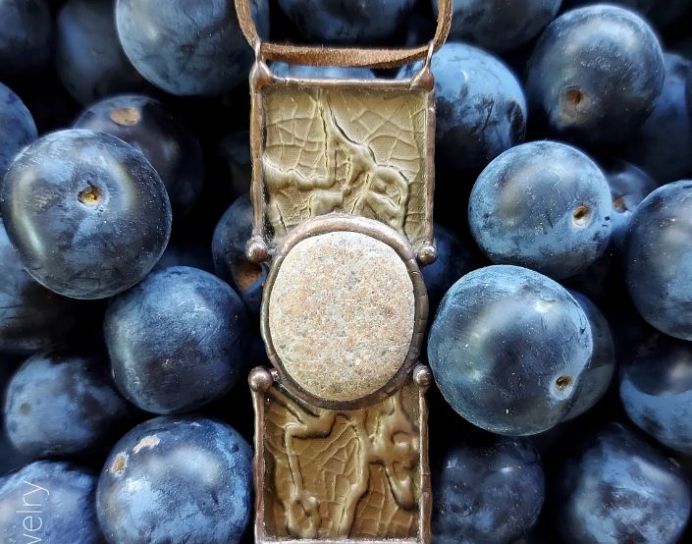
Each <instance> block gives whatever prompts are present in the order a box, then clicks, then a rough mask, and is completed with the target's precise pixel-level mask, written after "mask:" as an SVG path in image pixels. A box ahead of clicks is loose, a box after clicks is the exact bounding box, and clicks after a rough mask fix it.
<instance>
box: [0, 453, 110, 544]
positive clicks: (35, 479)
mask: <svg viewBox="0 0 692 544" xmlns="http://www.w3.org/2000/svg"><path fill="white" fill-rule="evenodd" d="M96 483H97V480H96V477H95V476H94V475H93V474H91V473H90V472H88V471H86V470H84V469H82V468H78V467H75V466H72V465H70V464H68V463H63V462H57V461H36V462H34V463H31V464H30V465H27V466H25V467H24V468H23V469H21V470H19V471H18V472H15V473H13V474H9V475H7V476H4V477H2V478H0V540H1V541H2V542H3V543H4V542H7V543H8V544H9V543H14V542H16V543H20V542H30V543H38V542H46V543H48V542H49V543H50V544H77V543H79V544H101V543H102V542H104V540H103V535H102V533H101V531H100V529H99V525H98V521H97V518H96V511H95V508H94V495H95V492H96Z"/></svg>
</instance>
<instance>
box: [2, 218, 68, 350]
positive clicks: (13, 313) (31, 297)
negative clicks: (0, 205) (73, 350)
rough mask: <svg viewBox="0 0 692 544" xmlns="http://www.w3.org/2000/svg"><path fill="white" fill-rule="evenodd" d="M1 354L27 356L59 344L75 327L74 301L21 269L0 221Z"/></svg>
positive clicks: (17, 257)
mask: <svg viewBox="0 0 692 544" xmlns="http://www.w3.org/2000/svg"><path fill="white" fill-rule="evenodd" d="M0 278H2V281H0V352H4V353H7V352H9V353H20V354H26V353H31V352H33V351H38V350H42V349H48V348H50V347H52V346H54V345H55V344H57V343H60V342H61V340H62V339H63V337H64V335H65V334H66V333H68V332H69V331H70V329H72V328H73V327H74V326H75V325H76V321H77V320H76V319H75V315H76V313H77V311H76V308H75V304H74V301H72V300H69V299H66V298H64V297H61V296H59V295H56V294H55V293H53V292H52V291H49V290H48V289H46V288H45V287H43V286H42V285H40V284H39V283H38V282H36V281H35V280H34V279H33V278H32V277H31V276H30V275H29V273H28V272H27V271H26V270H25V269H24V266H23V265H22V262H21V260H20V259H19V254H18V253H17V251H16V250H15V249H14V247H13V246H12V244H11V243H10V240H9V238H8V237H7V232H6V231H5V226H4V224H3V222H2V219H0Z"/></svg>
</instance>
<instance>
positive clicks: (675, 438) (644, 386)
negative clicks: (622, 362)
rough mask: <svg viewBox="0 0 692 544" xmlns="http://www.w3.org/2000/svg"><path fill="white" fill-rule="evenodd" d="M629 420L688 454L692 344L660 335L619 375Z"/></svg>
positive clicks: (690, 449)
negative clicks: (660, 336) (656, 340)
mask: <svg viewBox="0 0 692 544" xmlns="http://www.w3.org/2000/svg"><path fill="white" fill-rule="evenodd" d="M620 398H621V399H622V404H623V406H624V407H625V411H626V412H627V415H628V416H629V417H630V419H631V420H632V421H633V422H634V423H635V424H636V425H637V426H638V427H639V428H640V429H642V430H644V431H645V432H647V433H648V434H650V435H651V436H653V437H654V438H655V439H656V440H658V441H659V442H660V443H661V444H664V445H666V446H668V447H669V448H671V449H674V450H676V451H678V452H680V453H684V454H686V455H692V346H690V344H689V343H687V342H681V341H678V340H671V339H668V338H660V339H659V340H658V342H656V343H655V344H654V345H651V346H648V347H645V348H644V349H642V350H640V352H639V353H638V354H637V356H636V357H635V359H634V360H633V361H632V362H631V363H630V364H628V365H626V366H625V369H624V371H623V373H622V376H621V378H620Z"/></svg>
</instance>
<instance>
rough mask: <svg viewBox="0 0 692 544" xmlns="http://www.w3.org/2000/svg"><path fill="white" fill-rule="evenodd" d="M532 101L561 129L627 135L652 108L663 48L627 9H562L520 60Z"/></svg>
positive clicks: (592, 136)
mask: <svg viewBox="0 0 692 544" xmlns="http://www.w3.org/2000/svg"><path fill="white" fill-rule="evenodd" d="M527 73H528V77H527V83H526V93H527V96H528V98H529V103H530V104H531V106H532V108H533V109H534V110H535V111H536V112H537V113H539V114H541V115H542V116H544V117H545V118H546V120H547V122H548V124H549V125H550V127H551V128H552V129H553V130H554V131H555V132H556V133H558V134H560V135H562V136H568V137H573V138H577V139H579V140H581V141H589V142H616V141H623V140H625V139H626V138H628V137H629V136H630V135H631V133H632V131H633V130H635V129H636V128H638V127H639V126H640V125H641V124H642V123H643V122H644V121H645V120H646V118H647V116H648V115H649V113H650V112H651V110H652V108H653V105H654V101H655V100H656V97H657V96H658V95H659V94H660V93H661V89H662V88H663V79H664V65H663V52H662V50H661V46H660V44H659V42H658V39H657V37H656V35H655V34H654V32H653V30H652V29H651V27H650V26H649V25H648V24H647V23H646V21H644V19H642V18H641V17H639V16H638V15H637V14H636V13H634V12H633V11H629V10H626V9H622V8H620V7H616V6H612V5H607V4H602V5H601V4H599V5H595V6H587V7H584V8H579V9H575V10H573V11H569V12H567V13H565V14H563V15H561V16H560V17H558V18H557V19H555V20H554V21H553V22H552V23H551V24H550V25H548V27H547V28H546V30H545V32H544V33H543V34H542V36H541V38H540V40H539V41H538V44H537V45H536V48H535V49H534V51H533V54H532V56H531V59H530V60H529V63H528V66H527Z"/></svg>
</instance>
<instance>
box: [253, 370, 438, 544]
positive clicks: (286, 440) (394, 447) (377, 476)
mask: <svg viewBox="0 0 692 544" xmlns="http://www.w3.org/2000/svg"><path fill="white" fill-rule="evenodd" d="M430 382H431V376H430V373H429V370H428V369H427V367H423V366H419V367H417V369H416V370H415V371H414V372H413V374H412V375H409V380H408V381H407V383H406V384H404V386H403V387H402V388H401V389H399V390H398V391H397V392H396V393H394V394H392V395H391V396H389V397H386V398H384V399H383V400H381V401H379V402H377V403H375V404H373V405H371V406H369V407H368V408H363V409H359V410H351V411H348V410H329V409H324V408H316V407H314V406H311V405H310V404H307V403H305V402H303V401H302V400H300V399H299V398H296V397H294V396H293V395H292V394H291V392H290V391H289V390H287V389H286V388H285V387H284V386H283V384H282V383H281V381H280V378H279V374H278V372H276V371H272V372H269V371H267V370H266V369H263V368H258V369H255V370H254V371H253V373H252V374H251V376H250V386H251V388H252V392H253V402H254V404H255V412H256V416H257V420H256V427H255V447H256V448H257V455H256V466H255V470H256V474H255V477H256V482H257V490H258V493H259V495H258V496H257V497H256V504H257V518H256V524H255V538H256V541H257V542H301V543H305V544H311V543H323V544H324V543H330V542H338V541H343V540H344V539H349V541H366V542H368V543H370V544H376V543H382V544H384V543H385V542H386V543H389V544H399V543H407V544H411V543H426V542H429V539H430V526H429V520H430V508H431V503H430V500H431V496H430V474H429V471H428V458H427V440H428V436H427V405H426V401H425V391H426V390H427V388H428V386H429V385H430Z"/></svg>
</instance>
